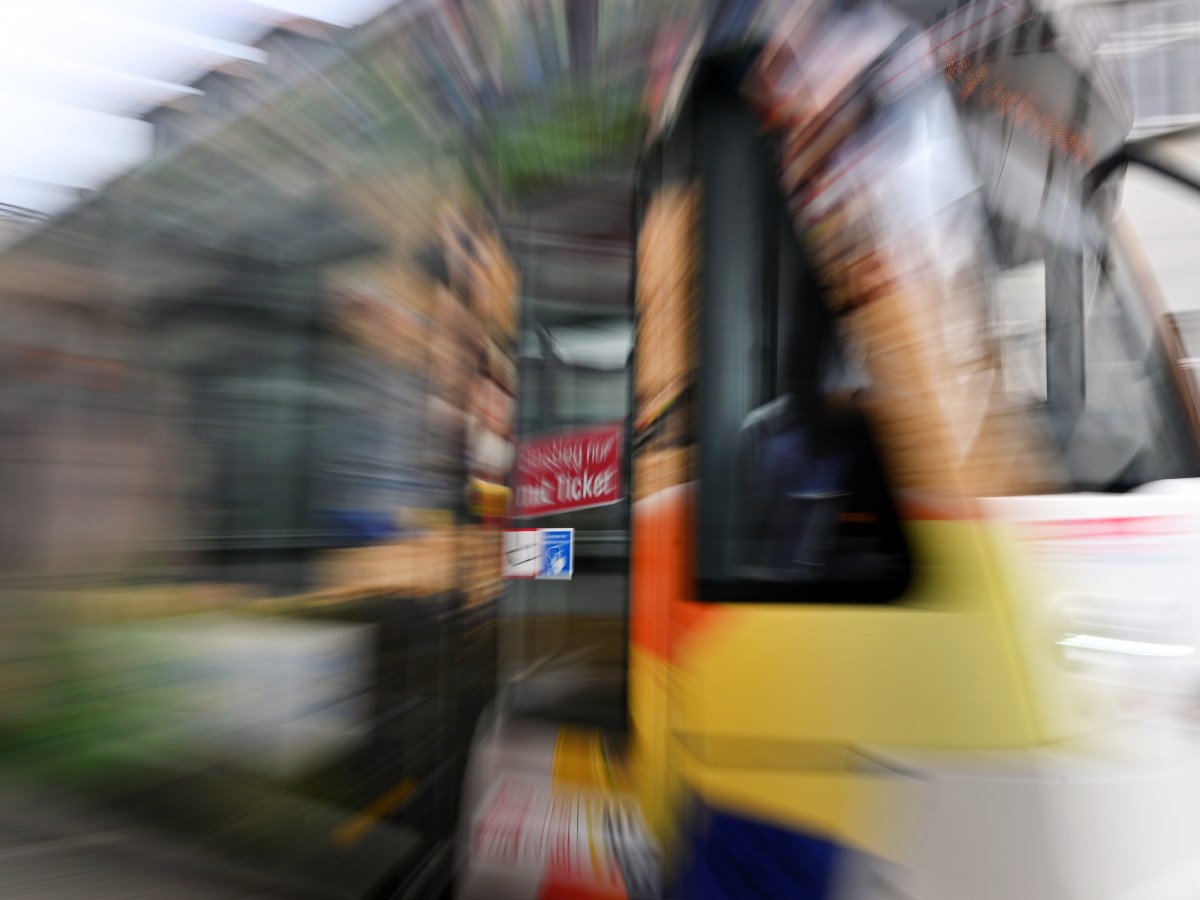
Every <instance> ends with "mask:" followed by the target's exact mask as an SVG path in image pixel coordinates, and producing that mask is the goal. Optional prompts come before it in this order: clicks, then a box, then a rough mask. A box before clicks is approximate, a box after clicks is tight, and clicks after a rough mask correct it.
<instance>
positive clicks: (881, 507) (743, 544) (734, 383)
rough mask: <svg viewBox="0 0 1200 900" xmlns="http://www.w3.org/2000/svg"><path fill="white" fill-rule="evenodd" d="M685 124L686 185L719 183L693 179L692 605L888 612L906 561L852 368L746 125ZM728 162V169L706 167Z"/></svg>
mask: <svg viewBox="0 0 1200 900" xmlns="http://www.w3.org/2000/svg"><path fill="white" fill-rule="evenodd" d="M701 125H702V128H701V140H700V145H701V148H702V149H701V167H700V168H701V172H702V173H714V172H716V173H719V174H720V177H719V178H717V177H706V176H705V175H702V177H703V178H704V185H703V190H702V196H703V198H704V200H703V202H704V210H703V222H704V225H703V236H702V241H703V248H704V259H705V264H704V267H703V274H702V298H703V299H702V303H703V307H702V308H703V326H702V352H703V355H704V356H703V358H704V365H703V366H702V367H701V372H700V404H701V405H700V416H699V420H698V421H699V426H700V427H699V435H698V436H699V439H700V467H701V468H700V511H699V512H700V515H699V519H700V525H699V554H698V573H699V582H700V584H699V587H700V592H699V593H700V597H701V598H702V599H705V600H718V601H720V600H727V601H747V602H762V601H768V600H775V601H794V602H821V603H825V602H837V601H845V602H868V603H870V602H888V601H891V600H894V599H895V598H897V597H898V596H899V595H900V594H901V593H902V592H903V590H904V588H905V587H906V585H907V582H908V579H909V577H910V574H911V567H912V560H911V557H910V554H909V551H908V547H907V545H906V543H905V540H904V537H903V533H902V531H901V528H900V524H899V520H898V516H897V514H896V510H895V508H894V506H893V504H892V498H891V494H890V491H889V489H888V485H887V482H886V479H885V477H884V473H883V470H882V467H881V465H880V459H879V454H878V453H877V449H876V446H875V444H874V441H873V440H872V435H871V431H870V429H869V427H868V424H867V422H866V420H865V418H864V416H863V414H862V412H861V410H860V409H859V408H858V406H857V404H856V402H855V398H856V394H857V392H858V391H859V390H861V389H862V388H863V387H864V385H865V384H866V378H865V373H864V371H863V368H862V367H861V366H859V365H857V364H856V360H855V359H854V358H853V355H852V354H851V353H850V352H848V350H847V348H846V347H845V346H843V344H842V342H841V341H840V340H839V333H838V329H837V326H836V323H835V322H834V320H833V318H832V317H831V315H830V314H829V313H828V311H827V309H826V306H825V301H824V297H823V296H822V293H821V290H820V288H819V286H818V284H817V281H816V279H815V277H814V274H813V272H812V271H811V270H810V269H809V268H808V267H807V266H806V265H805V261H804V257H803V253H802V251H801V248H800V246H799V243H798V241H797V240H796V237H795V233H794V230H793V227H792V224H791V221H790V218H789V217H788V215H787V213H786V210H785V208H784V205H783V203H782V201H781V200H780V198H779V197H778V194H777V192H776V191H775V189H774V185H773V179H772V178H771V170H770V167H769V166H768V165H767V164H766V161H765V159H763V157H765V156H766V154H765V153H764V152H763V148H762V146H761V144H760V143H759V141H758V140H757V138H756V137H755V135H754V131H753V128H752V123H746V122H745V121H744V120H743V119H741V118H740V117H739V115H738V114H737V113H736V111H732V110H730V109H717V110H716V111H714V112H713V113H712V114H711V118H708V119H707V120H706V119H704V118H703V117H702V118H701ZM710 154H711V155H710ZM731 156H732V157H733V158H736V159H737V160H738V166H737V167H736V168H734V167H731V166H729V165H728V163H727V164H726V165H725V166H722V165H721V162H722V161H723V160H729V159H730V157H731ZM750 159H753V160H754V162H755V164H756V165H757V167H758V168H757V169H756V165H747V164H746V163H747V160H750Z"/></svg>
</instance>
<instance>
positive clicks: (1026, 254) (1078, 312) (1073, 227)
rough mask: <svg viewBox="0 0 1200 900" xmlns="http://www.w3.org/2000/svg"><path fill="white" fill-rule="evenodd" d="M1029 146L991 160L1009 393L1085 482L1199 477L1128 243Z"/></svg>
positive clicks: (987, 168)
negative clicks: (1035, 158) (1038, 163)
mask: <svg viewBox="0 0 1200 900" xmlns="http://www.w3.org/2000/svg"><path fill="white" fill-rule="evenodd" d="M972 124H973V123H972V121H971V119H970V118H969V117H968V118H967V119H966V126H967V128H966V130H967V134H968V139H970V137H971V134H972ZM969 143H974V142H971V141H970V140H969ZM1020 153H1021V151H1020V149H1010V150H1009V153H1008V158H1002V159H1000V161H999V163H998V164H992V165H989V164H988V163H987V162H986V161H985V162H984V164H983V165H981V166H980V174H981V176H982V178H981V181H982V191H983V195H984V199H985V203H986V204H987V206H988V213H989V219H990V222H991V225H992V227H991V236H992V246H993V252H994V256H995V264H996V266H997V269H998V273H997V278H996V279H995V281H994V284H995V289H994V290H993V291H991V292H990V309H989V319H990V326H991V328H990V330H991V333H992V334H993V335H994V336H995V338H996V339H997V340H998V342H999V344H1000V348H1001V365H1002V379H1003V380H1002V383H1003V392H1004V395H1005V399H1006V400H1007V401H1009V403H1011V404H1015V405H1017V406H1021V407H1025V408H1027V409H1028V410H1029V412H1030V413H1032V414H1033V415H1034V416H1035V418H1036V419H1037V420H1038V421H1039V422H1040V423H1041V424H1042V426H1043V429H1044V431H1045V432H1046V434H1047V437H1048V438H1049V439H1050V446H1051V447H1053V448H1056V449H1057V450H1058V452H1059V460H1058V461H1059V463H1060V465H1061V467H1062V470H1063V471H1064V473H1065V476H1066V478H1067V479H1068V481H1069V486H1070V487H1071V488H1073V489H1075V490H1085V491H1115V492H1121V491H1128V490H1132V489H1134V488H1137V487H1139V486H1141V485H1143V484H1146V483H1148V482H1151V481H1158V480H1163V479H1171V478H1186V477H1192V476H1195V475H1196V474H1197V460H1196V450H1195V446H1194V441H1193V438H1192V435H1191V432H1190V428H1189V425H1188V417H1187V415H1186V411H1185V409H1184V408H1183V405H1182V398H1181V397H1180V395H1179V392H1178V388H1177V386H1176V384H1175V383H1174V381H1173V379H1172V376H1171V368H1170V360H1169V359H1168V357H1167V354H1166V351H1165V348H1164V346H1163V344H1162V341H1161V340H1160V337H1159V334H1158V331H1157V328H1156V323H1155V320H1154V311H1153V309H1152V308H1151V307H1150V306H1149V304H1147V303H1146V302H1145V299H1144V298H1143V297H1142V295H1141V293H1140V290H1139V288H1138V284H1137V281H1136V279H1135V278H1134V276H1133V271H1132V268H1131V264H1130V261H1129V259H1128V257H1127V256H1126V254H1125V251H1124V249H1123V247H1122V246H1121V244H1120V242H1119V240H1117V238H1116V236H1115V235H1113V234H1112V233H1111V232H1110V231H1109V230H1108V229H1107V228H1105V227H1103V223H1102V222H1101V221H1100V220H1099V217H1098V216H1097V215H1096V214H1095V213H1094V211H1093V210H1091V209H1090V208H1088V207H1087V206H1086V205H1085V204H1084V203H1083V202H1082V200H1081V198H1080V197H1079V195H1078V193H1077V192H1076V191H1071V190H1068V188H1069V182H1067V180H1066V179H1063V181H1062V187H1061V188H1059V187H1058V186H1057V185H1056V184H1054V183H1052V178H1051V176H1045V175H1044V174H1043V173H1044V172H1045V169H1044V168H1043V169H1042V171H1041V172H1038V170H1037V168H1035V167H1034V166H1030V165H1029V161H1028V160H1025V159H1021V158H1020ZM976 158H977V159H978V158H979V157H978V156H977V157H976ZM1051 171H1053V170H1052V167H1051ZM1035 173H1036V174H1035ZM1055 190H1062V191H1063V193H1064V196H1063V197H1062V199H1061V202H1060V203H1058V204H1056V203H1054V202H1053V199H1050V200H1048V199H1047V196H1048V195H1051V194H1052V193H1053V191H1055ZM1018 209H1024V210H1025V212H1024V213H1014V210H1018Z"/></svg>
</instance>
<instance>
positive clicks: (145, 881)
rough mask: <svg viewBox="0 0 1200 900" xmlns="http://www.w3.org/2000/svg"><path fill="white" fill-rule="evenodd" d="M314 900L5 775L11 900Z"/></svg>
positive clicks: (1, 851) (3, 873)
mask: <svg viewBox="0 0 1200 900" xmlns="http://www.w3.org/2000/svg"><path fill="white" fill-rule="evenodd" d="M305 896H314V897H315V896H319V895H317V894H309V893H308V892H307V891H304V890H303V889H299V888H297V887H296V886H292V885H283V884H280V883H277V882H274V881H272V880H269V879H267V878H265V877H263V876H261V875H259V874H258V873H255V872H252V871H249V870H243V869H239V868H236V867H234V866H232V865H230V864H228V863H227V862H225V861H223V860H220V859H217V858H216V857H214V856H211V855H208V854H206V853H204V852H202V851H200V850H199V849H197V848H196V847H193V846H190V845H188V844H186V843H183V842H180V841H176V840H173V839H171V838H170V837H168V836H167V835H165V834H163V833H161V832H158V831H156V830H153V829H151V828H148V827H147V826H145V825H142V824H138V823H135V822H133V821H132V820H130V819H126V818H124V817H123V816H121V815H120V814H117V813H113V812H109V811H102V810H99V809H96V808H93V807H90V806H88V805H86V804H84V803H82V802H80V801H78V800H75V799H73V798H71V797H68V796H66V795H63V794H59V793H57V792H55V791H54V790H53V789H48V788H45V787H34V786H33V785H31V784H29V783H28V782H27V781H25V780H23V779H21V778H18V777H17V776H15V775H14V774H13V773H11V772H4V771H0V897H3V898H5V900H25V898H38V900H59V898H61V900H76V898H82V897H88V898H121V900H149V898H158V897H163V898H172V900H191V898H197V900H200V898H208V900H235V898H236V900H249V898H268V897H305Z"/></svg>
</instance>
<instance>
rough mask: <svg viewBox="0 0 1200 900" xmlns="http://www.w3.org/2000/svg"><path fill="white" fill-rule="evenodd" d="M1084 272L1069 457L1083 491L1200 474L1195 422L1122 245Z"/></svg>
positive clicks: (1087, 263) (1095, 258)
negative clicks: (1078, 404)
mask: <svg viewBox="0 0 1200 900" xmlns="http://www.w3.org/2000/svg"><path fill="white" fill-rule="evenodd" d="M1083 270H1084V308H1085V321H1084V348H1085V349H1084V353H1085V360H1086V363H1085V371H1086V399H1085V401H1084V404H1083V408H1082V410H1081V411H1080V415H1079V416H1078V418H1077V420H1076V421H1075V423H1074V427H1073V429H1072V431H1071V433H1070V435H1069V437H1068V439H1067V442H1066V446H1065V451H1064V456H1065V459H1066V462H1067V464H1068V467H1069V469H1070V472H1071V475H1072V480H1073V481H1074V482H1075V485H1076V486H1077V487H1079V488H1083V489H1092V490H1096V489H1100V490H1110V491H1125V490H1132V489H1133V488H1136V487H1139V486H1140V485H1143V484H1146V483H1148V482H1150V481H1158V480H1162V479H1169V478H1188V477H1194V476H1195V475H1196V474H1197V461H1196V456H1195V451H1194V446H1193V443H1192V440H1191V438H1190V434H1189V430H1188V429H1189V426H1188V419H1187V416H1186V414H1185V411H1184V409H1183V407H1182V403H1181V400H1180V397H1179V394H1178V392H1177V389H1176V387H1175V385H1174V384H1173V382H1172V378H1171V372H1170V369H1169V366H1168V364H1167V359H1166V355H1165V351H1164V348H1163V346H1162V344H1161V343H1160V342H1159V341H1158V339H1157V336H1156V334H1155V331H1154V323H1153V321H1152V319H1151V318H1150V314H1149V313H1148V312H1147V311H1146V310H1145V309H1144V308H1143V307H1142V306H1141V305H1140V304H1137V303H1135V302H1134V299H1135V297H1136V293H1135V291H1136V287H1135V283H1134V280H1133V277H1132V274H1131V272H1130V270H1129V267H1128V262H1127V261H1126V260H1125V258H1124V256H1123V255H1122V253H1121V252H1120V248H1119V246H1117V245H1113V246H1111V247H1110V248H1108V249H1107V250H1106V251H1105V252H1104V254H1103V255H1089V256H1087V257H1085V258H1084V261H1083Z"/></svg>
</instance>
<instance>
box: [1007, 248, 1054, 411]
mask: <svg viewBox="0 0 1200 900" xmlns="http://www.w3.org/2000/svg"><path fill="white" fill-rule="evenodd" d="M996 294H997V298H996V299H997V304H996V314H997V315H996V318H997V319H998V321H997V323H996V331H997V333H998V334H999V335H1000V346H1001V352H1002V353H1003V372H1004V393H1005V396H1007V397H1008V398H1009V399H1010V400H1011V401H1013V402H1015V403H1022V404H1023V403H1045V402H1046V399H1047V395H1046V264H1045V262H1043V261H1042V260H1040V259H1038V260H1034V261H1033V262H1029V263H1025V264H1024V265H1020V266H1014V267H1013V268H1011V269H1006V270H1005V271H1003V272H1001V273H1000V277H999V278H998V279H997V282H996Z"/></svg>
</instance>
